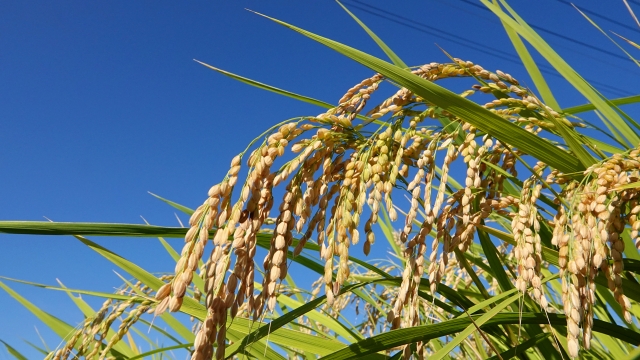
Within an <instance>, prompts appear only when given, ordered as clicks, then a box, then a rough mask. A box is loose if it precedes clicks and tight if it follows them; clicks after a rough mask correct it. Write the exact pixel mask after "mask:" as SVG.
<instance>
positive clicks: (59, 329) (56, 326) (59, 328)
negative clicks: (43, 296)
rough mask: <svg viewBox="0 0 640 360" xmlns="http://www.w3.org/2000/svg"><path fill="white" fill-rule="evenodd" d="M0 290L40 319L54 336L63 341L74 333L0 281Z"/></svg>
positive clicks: (60, 321) (70, 327) (64, 323)
mask: <svg viewBox="0 0 640 360" xmlns="http://www.w3.org/2000/svg"><path fill="white" fill-rule="evenodd" d="M0 288H2V289H3V290H4V291H6V292H7V293H8V294H9V295H10V296H11V297H12V298H14V299H16V300H17V301H18V302H19V303H20V304H21V305H22V306H24V307H25V308H26V309H27V310H29V311H30V312H31V313H32V314H33V315H35V316H36V317H37V318H38V319H40V321H42V322H43V323H44V324H45V325H47V326H48V327H49V329H51V330H52V331H53V332H54V333H56V335H58V336H60V337H61V338H63V339H65V338H66V337H67V335H69V334H70V333H71V332H72V331H74V327H73V326H71V325H69V324H67V323H66V322H64V321H62V320H60V319H58V318H57V317H55V316H53V315H51V314H49V313H48V312H46V311H43V310H41V309H40V308H39V307H37V306H36V305H34V304H33V303H31V302H30V301H29V300H27V299H25V298H24V297H22V296H21V295H20V294H18V293H17V292H15V291H14V290H13V289H11V288H10V287H9V286H7V285H5V284H4V283H3V282H2V281H0Z"/></svg>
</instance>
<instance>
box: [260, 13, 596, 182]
mask: <svg viewBox="0 0 640 360" xmlns="http://www.w3.org/2000/svg"><path fill="white" fill-rule="evenodd" d="M256 14H258V15H261V16H263V17H266V18H268V19H270V20H272V21H274V22H276V23H278V24H280V25H283V26H285V27H288V28H290V29H292V30H294V31H296V32H299V33H301V34H302V35H305V36H307V37H309V38H311V39H313V40H315V41H317V42H319V43H321V44H323V45H325V46H327V47H329V48H331V49H333V50H335V51H337V52H339V53H341V54H343V55H345V56H347V57H349V58H351V59H352V60H355V61H357V62H359V63H360V64H362V65H364V66H366V67H368V68H370V69H372V70H374V71H377V72H379V73H381V74H383V75H385V76H386V77H388V78H389V79H391V80H393V81H395V82H396V83H398V84H399V85H401V86H403V87H405V88H407V89H409V90H410V91H412V92H414V93H415V94H416V95H418V96H420V97H422V98H424V99H426V100H428V101H429V102H432V103H433V104H435V105H436V106H438V107H440V108H442V110H444V111H447V112H449V113H451V114H453V115H455V116H458V117H459V118H461V119H462V120H464V121H466V122H468V123H470V124H471V125H473V126H475V127H476V128H478V129H480V130H482V131H484V132H486V133H488V134H490V135H491V136H493V137H495V138H497V139H498V140H500V141H503V142H505V143H507V144H512V145H513V146H515V147H517V148H518V149H520V150H522V151H524V152H525V153H527V154H529V155H531V156H533V157H535V158H537V159H538V160H540V161H543V162H545V163H547V164H549V165H550V166H552V167H554V168H557V169H559V170H560V171H562V172H565V173H576V172H580V171H582V170H583V169H584V166H583V165H582V164H580V162H579V160H578V159H576V158H575V157H574V156H572V155H570V154H569V153H567V152H565V151H563V150H561V149H558V148H557V147H556V146H555V145H553V144H551V143H550V142H548V141H546V140H544V139H542V138H540V137H538V136H536V135H533V134H531V133H529V132H527V131H526V130H524V129H522V128H521V127H519V126H517V125H515V124H513V123H511V122H509V121H507V120H505V119H503V118H502V117H500V116H498V115H496V114H494V113H492V112H491V111H489V110H487V109H485V108H483V107H482V106H480V105H478V104H476V103H474V102H472V101H470V100H467V99H465V98H463V97H461V96H459V95H457V94H455V93H453V92H451V91H449V90H447V89H445V88H443V87H441V86H439V85H436V84H434V83H432V82H430V81H427V80H425V79H423V78H421V77H419V76H417V75H414V74H411V73H410V72H408V71H405V70H404V69H402V68H399V67H397V66H395V65H393V64H390V63H388V62H386V61H383V60H380V59H378V58H376V57H374V56H371V55H369V54H366V53H364V52H362V51H359V50H356V49H354V48H351V47H349V46H346V45H343V44H341V43H339V42H336V41H333V40H330V39H327V38H324V37H321V36H319V35H316V34H313V33H311V32H308V31H306V30H303V29H301V28H298V27H296V26H293V25H290V24H287V23H285V22H282V21H280V20H276V19H273V18H271V17H268V16H266V15H262V14H259V13H256Z"/></svg>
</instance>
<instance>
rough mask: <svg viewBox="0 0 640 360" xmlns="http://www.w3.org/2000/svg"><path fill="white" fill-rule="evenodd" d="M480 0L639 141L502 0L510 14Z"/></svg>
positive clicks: (631, 139)
mask: <svg viewBox="0 0 640 360" xmlns="http://www.w3.org/2000/svg"><path fill="white" fill-rule="evenodd" d="M480 1H481V2H482V3H483V4H484V5H485V6H486V7H487V8H488V9H489V10H491V11H492V12H493V13H494V14H495V15H497V16H498V17H499V18H500V20H502V21H503V22H504V23H505V24H507V25H508V26H509V27H511V28H512V29H513V30H515V31H516V32H517V33H518V34H519V35H520V36H522V37H523V38H524V39H525V40H527V41H528V42H529V43H530V44H531V45H532V46H533V47H534V48H535V49H536V50H537V51H538V52H539V53H540V54H541V55H542V56H543V57H544V58H545V59H547V61H548V62H549V63H550V64H551V65H552V66H553V67H554V68H555V69H556V70H557V71H558V72H559V73H560V74H561V75H562V76H563V77H564V78H565V79H566V80H567V81H569V83H570V84H571V85H572V86H573V87H574V88H575V89H576V90H578V91H579V92H580V93H581V94H582V95H583V96H584V97H585V98H587V100H589V102H591V103H592V104H594V105H595V107H596V108H597V109H598V110H599V111H600V112H601V113H602V114H603V115H604V116H605V117H606V118H607V119H609V121H611V122H612V123H613V124H614V125H615V126H616V127H617V128H619V129H620V132H621V133H622V134H623V135H624V136H625V139H626V140H627V142H629V144H630V145H634V144H637V143H638V142H640V137H638V134H636V133H635V132H634V131H633V130H632V129H631V127H630V126H629V124H628V123H627V122H625V121H624V120H623V119H622V117H620V115H619V114H618V113H617V112H616V110H615V109H613V108H612V107H611V106H610V105H609V104H608V103H607V102H606V100H605V98H604V97H603V96H602V95H601V94H600V93H598V92H597V91H596V90H595V89H594V88H593V86H591V85H590V84H589V83H588V82H587V81H586V80H584V78H582V77H581V76H580V75H578V73H577V72H576V71H575V70H574V69H573V68H572V67H571V66H569V64H568V63H567V62H566V61H565V60H564V59H563V58H562V57H560V55H558V54H557V53H556V52H555V51H554V50H553V49H552V48H551V47H550V46H549V45H548V44H547V43H546V42H545V41H544V40H543V39H542V38H541V37H540V36H539V35H538V34H537V33H536V32H535V31H534V30H533V29H532V28H531V27H529V26H528V25H527V24H526V22H524V20H522V18H520V17H519V16H518V14H517V13H516V12H515V11H513V9H511V8H510V7H509V5H508V4H507V3H506V2H505V1H504V0H499V1H500V3H501V4H502V6H504V7H505V9H507V11H509V13H510V15H511V16H509V15H507V14H506V13H505V12H504V11H503V10H502V8H500V7H499V6H497V5H493V4H491V3H490V2H489V1H488V0H480Z"/></svg>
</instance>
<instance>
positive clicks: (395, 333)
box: [320, 312, 640, 360]
mask: <svg viewBox="0 0 640 360" xmlns="http://www.w3.org/2000/svg"><path fill="white" fill-rule="evenodd" d="M482 316H484V315H482ZM480 317H481V315H472V316H471V318H473V320H474V321H476V322H477V320H478V319H479V318H480ZM471 324H472V322H471V319H470V318H469V317H463V318H456V319H452V320H447V321H444V322H441V323H437V324H430V325H422V326H415V327H410V328H404V329H397V330H391V331H388V332H385V333H382V334H379V335H376V336H372V337H370V338H367V339H366V340H363V341H360V342H358V343H355V344H352V345H350V346H348V347H345V348H343V349H341V350H340V351H337V352H335V353H332V354H329V355H327V356H324V357H321V358H320V359H321V360H341V359H353V358H357V357H364V356H366V355H368V354H372V353H375V352H378V351H383V350H387V349H391V348H394V347H396V346H402V345H406V344H411V343H414V342H417V341H423V342H427V341H429V340H431V339H435V338H439V337H441V336H447V335H451V334H455V333H457V332H459V331H462V330H464V329H465V328H466V327H467V326H469V325H471ZM500 324H513V325H516V324H540V325H544V324H551V325H553V326H558V327H563V326H566V318H565V316H564V315H560V314H548V315H547V314H544V313H530V312H523V313H499V314H496V315H495V316H493V317H492V318H491V319H488V320H487V321H486V322H485V323H484V324H483V325H481V326H480V328H485V327H490V326H493V325H500ZM593 332H597V333H603V334H607V335H610V336H612V337H615V338H618V339H620V340H622V341H626V342H630V343H634V344H635V343H638V342H640V333H637V332H635V331H632V330H630V329H627V328H624V327H621V326H617V325H613V324H610V323H608V322H605V321H602V320H599V319H595V320H594V324H593Z"/></svg>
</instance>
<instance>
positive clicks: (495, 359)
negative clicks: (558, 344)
mask: <svg viewBox="0 0 640 360" xmlns="http://www.w3.org/2000/svg"><path fill="white" fill-rule="evenodd" d="M549 336H551V333H541V334H538V335H536V336H534V337H532V338H531V339H529V340H526V341H524V342H522V343H520V344H518V345H516V346H515V347H513V348H511V349H509V350H507V351H503V352H502V353H500V355H496V356H492V357H490V358H488V359H487V360H507V359H511V358H514V357H516V356H519V355H520V354H522V353H523V352H525V351H527V350H528V349H530V348H532V347H534V346H536V345H537V344H538V343H539V342H541V341H543V340H545V339H546V338H548V337H549Z"/></svg>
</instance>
